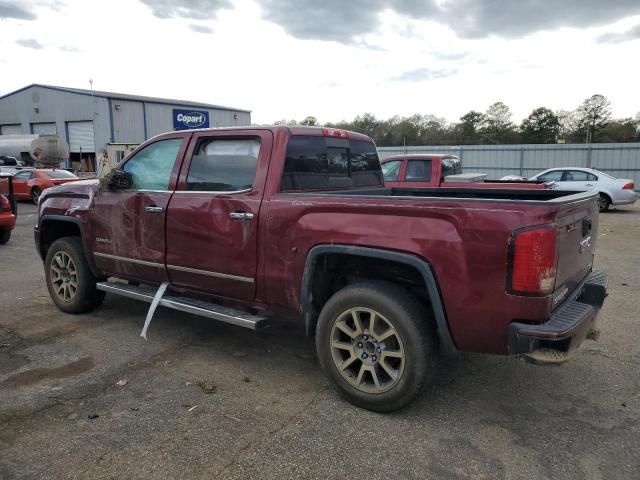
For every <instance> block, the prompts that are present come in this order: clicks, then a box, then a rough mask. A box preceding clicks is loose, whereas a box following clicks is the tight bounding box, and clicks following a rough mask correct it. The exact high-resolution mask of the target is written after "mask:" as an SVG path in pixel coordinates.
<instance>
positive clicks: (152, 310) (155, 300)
mask: <svg viewBox="0 0 640 480" xmlns="http://www.w3.org/2000/svg"><path fill="white" fill-rule="evenodd" d="M168 286H169V283H167V282H165V283H163V284H162V285H160V286H159V287H158V291H157V292H156V294H155V295H154V297H153V301H152V302H151V306H150V307H149V311H148V312H147V318H146V319H145V321H144V327H142V332H140V336H141V337H142V338H144V339H145V340H146V339H147V329H148V328H149V324H150V323H151V319H152V318H153V314H154V313H155V311H156V308H157V307H158V304H159V303H160V300H161V299H162V296H163V295H164V292H165V290H166V289H167V287H168Z"/></svg>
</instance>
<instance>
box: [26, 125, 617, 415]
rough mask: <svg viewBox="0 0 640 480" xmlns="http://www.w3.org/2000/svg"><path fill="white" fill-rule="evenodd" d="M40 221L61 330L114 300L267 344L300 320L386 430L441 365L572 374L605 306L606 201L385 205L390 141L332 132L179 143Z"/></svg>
mask: <svg viewBox="0 0 640 480" xmlns="http://www.w3.org/2000/svg"><path fill="white" fill-rule="evenodd" d="M38 212H39V215H38V221H37V225H36V227H35V243H36V247H37V250H38V252H39V254H40V255H41V257H42V259H43V260H44V268H45V277H46V282H47V287H48V289H49V292H50V295H51V298H52V299H53V301H54V302H55V304H56V305H57V306H58V307H59V308H60V309H61V310H62V311H64V312H68V313H79V312H86V311H88V310H90V309H92V308H95V307H96V306H98V305H99V304H100V302H101V301H102V299H103V297H104V295H105V292H109V293H110V294H115V295H123V296H126V297H130V298H134V299H138V300H141V301H146V302H152V301H153V300H154V299H155V300H156V302H155V303H156V305H159V306H161V307H166V308H171V309H176V310H180V311H184V312H190V313H193V314H196V315H201V316H204V317H208V318H212V319H216V320H220V321H224V322H228V323H231V324H234V325H238V326H243V327H247V328H250V329H258V328H262V327H264V326H265V325H266V324H267V323H268V322H269V320H270V319H271V318H280V319H292V320H296V321H300V322H301V323H302V324H303V325H304V327H305V328H306V331H307V333H308V334H311V335H313V334H315V338H316V349H317V354H318V357H319V360H320V363H321V365H322V366H323V368H324V369H325V370H326V372H327V373H328V375H329V376H330V377H331V379H332V380H333V381H334V382H335V384H336V385H337V388H338V389H339V390H340V392H341V393H342V394H343V395H344V396H345V397H346V398H347V399H348V400H349V401H351V402H352V403H354V404H356V405H359V406H361V407H364V408H368V409H372V410H376V411H391V410H395V409H398V408H401V407H403V406H404V405H406V404H408V403H409V402H410V401H411V400H412V399H413V398H414V397H415V395H416V394H417V393H418V392H419V391H420V389H421V387H423V385H425V384H427V383H428V382H429V381H430V380H431V379H432V378H433V374H434V371H435V369H436V365H437V358H438V356H439V355H440V354H449V353H452V352H456V351H473V352H487V353H496V354H524V355H528V356H531V357H532V358H534V359H537V360H538V361H542V362H545V361H548V362H551V361H560V360H564V359H565V358H566V357H567V355H568V354H570V353H571V352H572V351H573V350H574V349H575V348H576V347H578V346H579V345H580V344H581V342H582V341H583V340H584V339H585V338H587V337H594V336H595V333H596V332H597V331H596V330H595V322H596V317H597V315H598V312H599V310H600V307H601V306H602V302H603V300H604V297H605V293H606V292H605V277H604V275H603V274H602V273H600V272H597V271H593V270H592V265H593V256H594V249H595V243H596V239H597V231H598V205H597V195H596V194H593V193H587V192H583V193H574V192H566V191H555V190H508V189H503V190H501V189H492V190H491V191H485V190H481V189H464V188H458V189H447V190H446V192H443V189H439V188H433V189H429V188H388V187H385V186H384V182H383V177H382V171H381V168H380V161H379V159H378V154H377V151H376V147H375V145H374V143H373V141H372V140H371V139H370V138H369V137H366V136H363V135H360V134H357V133H352V132H346V131H341V130H334V129H326V128H325V129H323V128H309V127H251V128H229V129H206V130H194V131H182V132H172V133H166V134H163V135H160V136H157V137H154V138H152V139H150V140H148V141H147V142H145V143H144V144H142V145H141V146H140V147H138V148H137V149H136V150H135V151H134V152H132V153H131V154H130V155H129V156H128V157H127V158H126V159H125V160H123V161H122V162H121V163H120V164H119V165H118V166H117V168H116V169H114V170H113V171H112V172H111V173H110V174H109V175H108V177H107V178H106V179H103V180H102V181H101V182H98V181H97V180H87V181H79V182H73V183H69V184H66V185H63V186H58V187H53V188H50V189H48V190H46V191H44V192H43V193H42V196H41V197H40V202H39V208H38ZM158 302H159V303H158Z"/></svg>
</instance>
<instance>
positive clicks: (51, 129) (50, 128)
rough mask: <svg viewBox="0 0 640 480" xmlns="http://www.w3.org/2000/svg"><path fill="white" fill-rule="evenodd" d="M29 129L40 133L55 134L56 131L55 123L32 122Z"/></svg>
mask: <svg viewBox="0 0 640 480" xmlns="http://www.w3.org/2000/svg"><path fill="white" fill-rule="evenodd" d="M31 130H32V131H33V133H37V134H42V135H55V134H56V133H58V129H57V128H56V124H55V123H32V124H31Z"/></svg>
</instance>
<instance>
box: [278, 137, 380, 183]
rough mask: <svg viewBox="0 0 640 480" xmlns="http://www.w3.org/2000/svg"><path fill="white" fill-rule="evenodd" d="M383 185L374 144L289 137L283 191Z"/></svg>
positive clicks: (345, 140)
mask: <svg viewBox="0 0 640 480" xmlns="http://www.w3.org/2000/svg"><path fill="white" fill-rule="evenodd" d="M382 185H383V180H382V171H381V169H380V160H379V158H378V152H377V151H376V147H375V145H374V144H373V143H372V142H367V141H361V140H348V139H344V138H339V139H338V138H325V137H316V136H307V135H294V136H292V137H291V138H289V143H288V145H287V155H286V159H285V165H284V173H283V176H282V184H281V187H280V189H281V190H282V191H288V190H318V189H329V188H349V187H378V186H382Z"/></svg>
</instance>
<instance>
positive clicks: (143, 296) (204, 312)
mask: <svg viewBox="0 0 640 480" xmlns="http://www.w3.org/2000/svg"><path fill="white" fill-rule="evenodd" d="M96 288H97V289H98V290H102V291H103V292H107V293H113V294H115V295H121V296H123V297H128V298H133V299H134V300H141V301H143V302H147V303H151V302H152V301H153V296H154V295H155V293H156V289H155V288H153V287H148V286H142V285H129V284H127V283H121V282H99V283H98V284H97V285H96ZM158 305H159V306H161V307H167V308H172V309H174V310H179V311H181V312H186V313H191V314H193V315H198V316H200V317H207V318H212V319H214V320H219V321H221V322H225V323H230V324H232V325H237V326H239V327H245V328H249V329H251V330H260V329H262V328H264V327H266V326H267V324H268V323H269V320H268V319H267V318H266V317H259V316H256V315H252V314H250V313H246V312H243V311H241V310H236V309H234V308H229V307H224V306H222V305H217V304H215V303H210V302H205V301H203V300H197V299H195V298H188V297H175V296H172V295H169V294H166V295H164V296H163V297H162V299H161V300H160V303H159V304H158Z"/></svg>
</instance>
